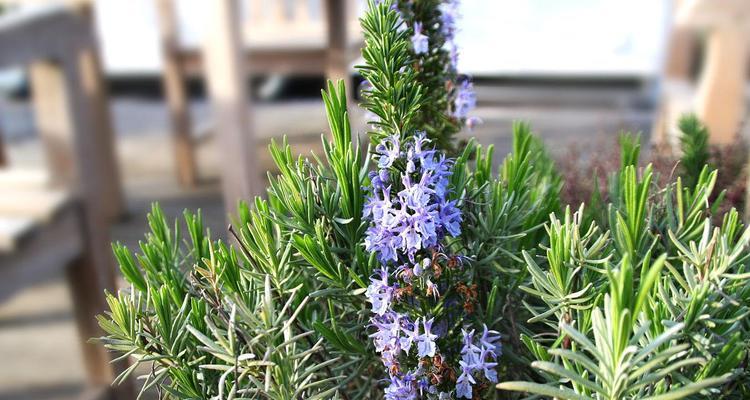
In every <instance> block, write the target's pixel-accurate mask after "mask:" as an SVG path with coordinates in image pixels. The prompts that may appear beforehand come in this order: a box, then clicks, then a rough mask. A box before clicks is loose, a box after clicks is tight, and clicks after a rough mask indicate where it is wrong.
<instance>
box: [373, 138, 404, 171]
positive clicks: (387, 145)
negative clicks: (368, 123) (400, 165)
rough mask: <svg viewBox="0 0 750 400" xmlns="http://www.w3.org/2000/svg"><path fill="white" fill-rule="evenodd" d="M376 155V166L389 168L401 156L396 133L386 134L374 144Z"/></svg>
mask: <svg viewBox="0 0 750 400" xmlns="http://www.w3.org/2000/svg"><path fill="white" fill-rule="evenodd" d="M375 153H376V154H377V155H378V167H379V168H389V167H390V166H391V165H393V162H394V161H396V160H397V159H398V158H399V157H400V156H401V148H400V145H399V138H398V136H397V135H392V136H388V137H386V138H384V139H383V141H382V142H380V143H379V144H378V145H377V146H375Z"/></svg>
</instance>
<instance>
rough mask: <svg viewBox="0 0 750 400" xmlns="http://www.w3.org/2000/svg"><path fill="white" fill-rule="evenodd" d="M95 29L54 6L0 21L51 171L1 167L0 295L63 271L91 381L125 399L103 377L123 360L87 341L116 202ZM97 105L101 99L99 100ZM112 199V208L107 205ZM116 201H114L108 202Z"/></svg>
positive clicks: (124, 392)
mask: <svg viewBox="0 0 750 400" xmlns="http://www.w3.org/2000/svg"><path fill="white" fill-rule="evenodd" d="M96 52H97V45H96V38H95V34H94V30H93V27H92V24H91V20H90V18H89V16H87V15H86V11H85V10H78V9H72V8H70V7H64V6H51V7H45V8H40V9H36V10H34V11H19V12H18V13H16V14H13V13H11V14H8V15H5V16H3V17H2V18H0V68H1V67H9V66H26V67H28V71H29V78H30V82H31V87H32V94H33V105H34V112H35V118H36V123H37V129H38V131H39V135H40V137H41V139H42V142H43V145H44V147H45V150H46V153H47V161H48V169H46V170H42V169H40V170H24V169H21V168H15V167H13V166H9V165H5V166H4V167H1V168H0V301H2V300H4V299H7V298H8V297H10V296H11V295H13V294H14V293H16V292H17V291H19V290H20V289H23V288H25V287H27V286H29V285H31V284H33V283H36V282H38V281H40V280H42V279H44V278H45V277H46V276H49V275H52V274H54V272H55V271H59V270H61V269H63V270H65V272H66V275H67V280H68V284H69V287H70V293H71V296H72V299H73V303H74V306H75V311H74V312H75V318H76V324H77V327H78V332H79V336H80V340H81V343H80V346H81V348H82V353H83V361H84V364H85V368H86V372H87V377H88V384H89V385H88V386H89V389H90V391H91V392H93V393H89V394H93V395H96V396H97V397H98V398H110V397H112V395H115V396H116V397H117V398H122V399H125V398H132V392H131V389H132V388H130V387H129V386H128V385H125V386H122V387H121V388H120V389H118V390H113V389H112V388H111V386H110V383H111V382H112V380H113V379H114V377H115V376H116V374H117V373H119V372H120V371H122V368H123V367H124V365H123V363H116V364H110V361H111V358H110V355H109V354H108V353H107V352H106V350H105V349H104V348H103V347H102V346H99V345H92V344H88V343H87V341H88V340H89V339H90V338H92V337H96V336H100V335H101V331H100V329H99V327H98V326H97V323H96V321H95V318H94V317H95V315H96V314H99V313H101V312H103V311H104V309H105V307H106V302H105V299H104V289H108V290H114V289H115V287H116V284H115V282H116V275H115V271H114V268H113V267H114V264H113V260H112V257H111V252H110V248H109V234H108V226H109V220H110V218H111V217H112V214H113V213H114V211H115V210H114V209H113V208H111V206H112V204H108V202H110V201H114V202H117V201H118V199H120V197H119V196H120V194H119V186H118V184H119V180H118V179H117V174H116V171H117V169H116V165H115V160H114V154H113V149H112V142H111V141H112V138H111V136H109V135H111V130H110V129H105V128H107V127H105V126H104V125H103V124H106V123H107V122H108V119H107V117H104V116H102V115H100V112H102V110H103V108H102V107H103V106H106V98H105V97H104V95H103V93H102V91H101V86H100V85H102V81H101V76H100V75H99V73H100V72H99V69H98V58H97V54H96ZM102 102H105V103H104V104H102ZM108 206H109V207H108ZM115 206H117V204H115Z"/></svg>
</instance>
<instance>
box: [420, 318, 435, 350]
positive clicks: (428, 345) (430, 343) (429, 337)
mask: <svg viewBox="0 0 750 400" xmlns="http://www.w3.org/2000/svg"><path fill="white" fill-rule="evenodd" d="M432 321H433V320H432V319H431V320H429V321H428V320H427V318H424V319H423V321H422V326H423V327H424V333H423V334H421V335H419V336H417V355H418V356H419V357H434V356H435V352H436V351H437V346H436V345H435V339H437V335H435V334H433V333H432V332H431V330H432ZM418 322H419V321H417V323H418Z"/></svg>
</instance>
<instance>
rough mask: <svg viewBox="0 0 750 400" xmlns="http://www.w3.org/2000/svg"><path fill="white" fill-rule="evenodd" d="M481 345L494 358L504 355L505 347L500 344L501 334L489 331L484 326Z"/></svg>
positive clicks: (480, 340)
mask: <svg viewBox="0 0 750 400" xmlns="http://www.w3.org/2000/svg"><path fill="white" fill-rule="evenodd" d="M479 344H480V345H481V346H482V347H485V348H487V350H488V351H490V352H491V354H492V357H493V358H495V357H498V356H499V355H500V353H502V349H503V346H502V344H501V343H500V334H498V333H497V332H496V331H491V330H489V329H488V328H487V325H484V330H483V332H482V337H481V338H479Z"/></svg>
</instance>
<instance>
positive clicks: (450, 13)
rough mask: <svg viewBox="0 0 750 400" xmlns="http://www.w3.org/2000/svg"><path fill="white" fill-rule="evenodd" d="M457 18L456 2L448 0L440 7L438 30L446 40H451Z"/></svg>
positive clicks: (455, 0)
mask: <svg viewBox="0 0 750 400" xmlns="http://www.w3.org/2000/svg"><path fill="white" fill-rule="evenodd" d="M458 18H459V12H458V0H448V1H446V2H445V3H443V4H441V5H440V29H441V31H442V32H443V35H445V38H446V40H448V41H450V40H453V38H454V36H455V34H456V22H457V21H458Z"/></svg>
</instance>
